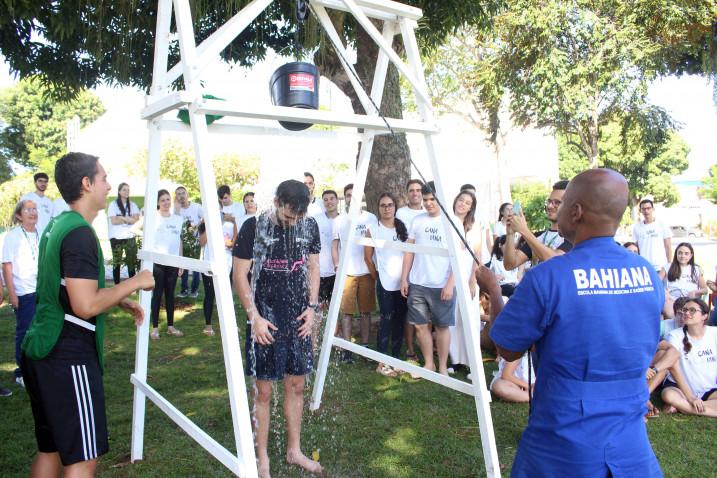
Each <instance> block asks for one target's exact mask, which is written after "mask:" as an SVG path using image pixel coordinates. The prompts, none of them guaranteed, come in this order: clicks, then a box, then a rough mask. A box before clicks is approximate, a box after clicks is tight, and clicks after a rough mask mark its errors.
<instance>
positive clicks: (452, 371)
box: [446, 367, 456, 375]
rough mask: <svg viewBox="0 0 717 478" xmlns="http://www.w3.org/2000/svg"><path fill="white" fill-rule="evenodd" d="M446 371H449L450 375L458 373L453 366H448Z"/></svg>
mask: <svg viewBox="0 0 717 478" xmlns="http://www.w3.org/2000/svg"><path fill="white" fill-rule="evenodd" d="M446 371H447V372H448V375H453V374H454V373H456V371H455V370H453V367H448V368H447V369H446Z"/></svg>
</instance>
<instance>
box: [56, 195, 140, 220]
mask: <svg viewBox="0 0 717 478" xmlns="http://www.w3.org/2000/svg"><path fill="white" fill-rule="evenodd" d="M69 210H70V206H68V205H67V203H66V202H65V200H64V199H62V198H57V199H55V201H54V202H53V203H52V217H57V216H59V215H60V214H62V213H63V212H65V211H69ZM137 212H138V213H139V211H137Z"/></svg>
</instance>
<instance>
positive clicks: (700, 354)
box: [662, 298, 717, 417]
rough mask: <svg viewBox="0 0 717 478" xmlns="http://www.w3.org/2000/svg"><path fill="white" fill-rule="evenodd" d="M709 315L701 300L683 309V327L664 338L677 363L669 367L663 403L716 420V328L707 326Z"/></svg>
mask: <svg viewBox="0 0 717 478" xmlns="http://www.w3.org/2000/svg"><path fill="white" fill-rule="evenodd" d="M708 312H709V307H708V306H707V304H706V303H705V302H704V301H703V300H701V299H695V298H691V299H689V300H688V301H687V302H686V303H685V305H684V306H683V307H682V317H683V321H684V326H683V327H682V328H681V329H675V330H673V331H672V332H670V333H669V334H668V336H667V341H668V342H669V343H670V345H671V346H672V347H674V348H675V349H677V350H678V351H679V352H680V360H679V362H678V363H677V364H675V365H674V366H673V367H671V368H670V375H669V376H668V377H667V379H666V380H665V384H664V388H663V389H662V400H663V401H664V402H665V404H667V405H668V406H671V407H674V410H676V411H679V412H680V413H687V414H691V415H703V416H707V417H717V360H715V357H716V355H715V354H717V327H712V326H710V325H706V321H707V318H708ZM674 410H669V411H674Z"/></svg>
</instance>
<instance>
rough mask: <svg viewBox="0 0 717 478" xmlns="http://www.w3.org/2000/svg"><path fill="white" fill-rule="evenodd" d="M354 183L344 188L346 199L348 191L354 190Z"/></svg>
mask: <svg viewBox="0 0 717 478" xmlns="http://www.w3.org/2000/svg"><path fill="white" fill-rule="evenodd" d="M353 188H354V183H348V184H347V185H346V186H344V197H345V196H346V191H348V190H350V189H353Z"/></svg>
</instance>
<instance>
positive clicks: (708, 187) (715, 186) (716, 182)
mask: <svg viewBox="0 0 717 478" xmlns="http://www.w3.org/2000/svg"><path fill="white" fill-rule="evenodd" d="M702 182H703V183H704V184H705V185H704V187H703V188H701V189H700V193H701V194H702V195H703V196H704V197H706V198H707V199H709V200H710V201H712V202H713V203H717V164H713V165H712V166H711V167H710V171H709V175H708V176H706V177H704V178H702Z"/></svg>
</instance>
